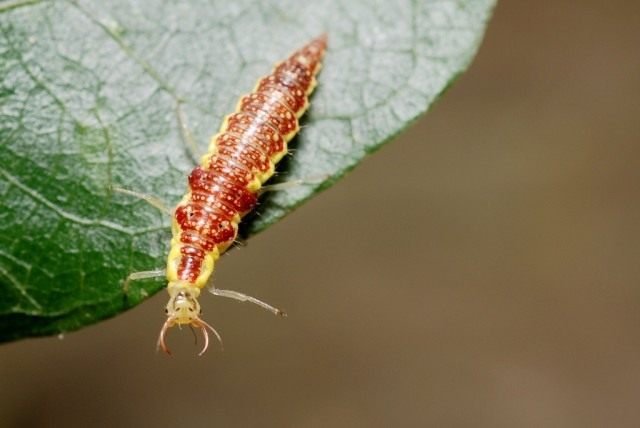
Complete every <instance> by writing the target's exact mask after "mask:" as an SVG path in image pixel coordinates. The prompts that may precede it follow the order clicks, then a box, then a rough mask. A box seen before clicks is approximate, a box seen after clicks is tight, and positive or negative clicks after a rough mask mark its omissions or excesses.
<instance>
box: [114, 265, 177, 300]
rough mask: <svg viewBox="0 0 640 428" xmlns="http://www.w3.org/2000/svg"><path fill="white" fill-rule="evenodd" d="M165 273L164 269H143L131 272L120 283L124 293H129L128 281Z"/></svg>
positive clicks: (154, 276)
mask: <svg viewBox="0 0 640 428" xmlns="http://www.w3.org/2000/svg"><path fill="white" fill-rule="evenodd" d="M166 274H167V271H166V269H154V270H143V271H140V272H132V273H130V274H129V276H127V278H126V279H125V280H124V283H123V284H122V290H123V291H124V292H125V294H128V293H129V283H130V282H131V281H137V280H140V279H149V278H159V277H161V276H165V275H166Z"/></svg>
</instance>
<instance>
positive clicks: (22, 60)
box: [0, 0, 494, 341]
mask: <svg viewBox="0 0 640 428" xmlns="http://www.w3.org/2000/svg"><path fill="white" fill-rule="evenodd" d="M493 6H494V0H433V1H428V0H423V1H417V0H415V1H406V0H399V1H393V2H390V1H387V0H377V1H370V0H348V1H347V0H325V1H315V2H312V3H311V4H310V3H307V2H300V1H297V0H288V1H284V0H283V1H269V2H264V1H257V0H255V1H254V0H243V1H214V2H211V1H204V0H202V1H197V0H196V1H191V2H176V1H169V0H166V1H160V0H139V1H133V0H111V1H108V2H101V1H97V0H96V1H37V0H22V1H21V0H14V1H5V2H0V198H1V201H2V202H1V208H0V290H1V292H2V296H3V298H2V299H1V300H0V341H7V340H12V339H17V338H21V337H27V336H37V335H47V334H55V333H59V332H65V331H70V330H74V329H77V328H79V327H81V326H84V325H88V324H91V323H94V322H96V321H97V320H100V319H103V318H106V317H110V316H113V315H115V314H117V313H119V312H122V311H124V310H125V309H128V308H130V307H132V306H135V305H136V304H138V303H139V302H140V301H142V300H143V299H144V298H146V297H147V296H149V295H151V294H153V293H155V292H157V291H158V290H160V289H161V288H163V287H164V285H165V284H164V283H163V282H162V281H153V280H152V281H139V282H136V284H135V286H134V287H132V288H131V290H130V292H129V293H124V292H123V289H122V287H121V284H122V281H123V279H124V278H125V277H126V276H127V275H128V274H129V273H130V272H133V271H139V270H149V269H153V268H156V267H159V266H162V265H163V263H164V260H165V257H166V252H167V249H168V244H169V237H170V235H169V233H168V229H167V227H168V225H169V223H170V221H169V219H168V218H166V217H165V216H163V214H162V213H161V212H159V211H158V210H155V209H154V208H153V207H151V206H149V205H147V204H146V203H145V202H143V201H140V200H138V199H136V198H132V197H130V196H127V195H123V194H120V193H114V192H113V191H112V190H111V189H112V188H113V187H114V186H117V187H123V188H126V189H131V190H135V191H138V192H144V193H147V194H152V195H156V196H157V197H159V198H160V199H162V200H165V201H167V203H168V204H169V205H173V204H175V203H176V202H177V201H178V200H179V199H180V198H181V195H182V194H183V193H184V191H185V189H186V178H185V177H186V175H187V174H188V172H189V171H190V170H191V168H193V165H194V163H193V162H194V160H193V159H192V156H191V155H190V152H189V150H187V147H186V145H185V144H184V142H183V139H182V137H181V129H180V125H179V120H178V116H179V115H183V116H184V118H186V121H187V123H188V126H189V129H191V131H192V132H193V135H194V137H195V139H196V141H197V142H198V148H199V150H201V151H203V152H204V150H206V146H207V144H208V138H209V137H210V136H211V135H213V134H214V133H215V132H216V131H217V128H218V127H219V124H220V122H221V120H222V118H223V117H224V116H225V115H226V114H228V113H229V112H231V111H232V110H233V109H234V107H235V103H236V101H237V99H238V98H239V96H240V95H242V94H244V93H247V92H249V91H250V90H251V89H252V88H253V84H254V83H255V81H256V80H257V79H258V78H259V77H261V76H263V75H266V74H267V73H269V72H270V70H271V68H272V66H273V64H274V63H275V62H277V61H280V60H282V59H284V58H286V57H287V56H288V55H289V54H290V53H291V52H292V51H293V50H294V49H296V48H298V47H300V46H302V45H303V44H304V43H306V42H307V41H308V40H310V39H311V38H312V37H314V36H317V35H319V34H321V33H323V32H325V31H326V32H327V33H328V34H329V44H330V45H329V51H328V53H327V55H326V57H325V63H324V64H325V66H324V68H323V70H322V72H321V74H320V76H319V81H320V84H319V86H318V88H317V90H316V92H315V93H314V95H313V97H312V100H311V109H310V110H309V112H308V113H307V115H305V117H304V118H303V130H302V132H301V133H300V134H299V136H298V137H297V138H296V139H295V140H294V142H293V147H294V148H295V154H294V156H291V157H288V158H287V159H286V160H285V161H283V162H282V163H281V164H280V165H279V171H281V174H280V175H279V177H278V179H279V181H286V180H293V179H297V178H303V179H304V178H308V177H324V179H323V181H321V182H317V183H313V184H308V185H302V186H298V187H295V188H291V189H288V190H286V191H280V192H274V193H273V194H271V195H269V197H268V198H266V199H265V200H264V202H263V203H262V204H261V205H260V208H259V210H260V216H250V217H248V218H247V219H246V220H247V221H245V222H244V223H243V230H242V232H243V234H244V235H245V236H251V235H252V234H255V233H257V232H259V231H261V230H263V229H265V228H266V227H268V226H269V225H270V224H272V223H274V222H275V221H277V220H278V219H280V218H281V217H283V216H284V215H285V214H287V213H289V212H290V211H292V210H293V209H294V208H295V207H296V206H298V205H300V204H301V203H302V202H303V201H305V200H306V199H308V198H309V197H311V196H312V195H313V194H315V193H317V192H318V191H320V190H322V189H325V188H327V187H329V186H330V185H331V184H332V183H334V182H335V181H336V180H337V179H338V178H340V177H341V176H342V175H343V174H345V172H347V171H349V170H350V169H351V168H353V167H354V166H355V165H356V164H357V163H358V162H360V161H361V160H362V159H363V158H364V157H365V156H366V155H367V154H368V153H370V152H372V151H374V150H376V149H377V148H379V147H380V146H381V145H382V144H384V143H385V142H387V141H389V140H390V139H392V138H393V137H394V136H395V135H396V134H398V133H399V132H400V131H402V130H403V129H405V128H406V127H407V126H408V125H409V124H410V123H412V122H413V121H415V120H416V119H417V118H418V117H419V116H420V115H421V114H423V113H424V112H425V111H426V110H427V109H428V108H429V106H430V105H431V104H432V103H433V102H434V100H435V99H436V98H437V97H438V96H439V95H440V94H441V93H442V92H443V91H444V90H445V89H446V88H447V87H448V86H449V85H450V84H451V83H452V82H453V80H454V79H455V78H456V77H457V76H458V75H459V74H460V73H461V72H462V71H464V70H465V69H466V67H467V66H468V64H469V62H470V61H471V59H472V57H473V55H474V54H475V52H476V50H477V48H478V45H479V43H480V41H481V38H482V35H483V33H484V30H485V25H486V23H487V21H488V19H489V17H490V14H491V11H492V9H493ZM179 112H181V113H179Z"/></svg>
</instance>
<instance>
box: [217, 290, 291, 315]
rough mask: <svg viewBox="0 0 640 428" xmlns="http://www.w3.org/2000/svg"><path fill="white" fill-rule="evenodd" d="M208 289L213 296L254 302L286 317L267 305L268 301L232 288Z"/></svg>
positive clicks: (282, 312)
mask: <svg viewBox="0 0 640 428" xmlns="http://www.w3.org/2000/svg"><path fill="white" fill-rule="evenodd" d="M209 291H210V292H211V293H213V294H214V295H215V296H222V297H229V298H231V299H235V300H239V301H241V302H251V303H255V304H256V305H258V306H260V307H262V308H264V309H266V310H268V311H270V312H273V313H274V314H276V315H280V316H281V317H286V316H287V314H286V313H285V312H284V311H281V310H280V309H278V308H275V307H273V306H271V305H269V304H268V303H265V302H263V301H262V300H258V299H256V298H255V297H251V296H247V295H246V294H243V293H240V292H238V291H233V290H220V289H218V288H215V287H211V288H210V289H209Z"/></svg>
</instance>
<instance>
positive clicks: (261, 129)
mask: <svg viewBox="0 0 640 428" xmlns="http://www.w3.org/2000/svg"><path fill="white" fill-rule="evenodd" d="M326 46H327V38H326V36H325V35H323V36H321V37H318V38H316V39H314V40H312V41H311V42H310V43H308V44H307V45H305V46H304V47H302V48H301V49H299V50H298V51H296V52H294V53H293V54H292V55H291V56H290V57H289V58H288V59H286V60H285V61H283V62H281V63H279V64H278V65H276V67H275V68H274V69H273V71H272V72H271V74H269V75H268V76H266V77H263V78H261V79H260V80H258V82H257V84H256V86H255V88H254V91H253V92H252V93H250V94H247V95H245V96H243V97H242V98H241V99H240V100H239V102H238V105H237V108H236V111H235V112H234V113H232V114H230V115H228V116H227V117H226V118H225V119H224V121H223V123H222V126H221V127H220V130H219V132H218V133H217V134H216V135H214V136H213V137H212V139H211V143H210V145H209V151H208V153H207V154H206V155H205V156H204V157H203V158H202V161H201V164H200V166H198V167H196V168H195V169H194V170H193V171H192V172H191V174H190V175H189V189H188V191H187V193H186V195H185V196H184V198H183V199H182V201H181V202H180V203H179V204H178V206H177V207H176V209H175V211H174V216H173V227H172V231H173V238H172V240H171V250H170V252H169V256H168V260H167V270H166V271H167V280H168V281H169V284H168V292H169V295H170V299H169V303H168V304H167V310H166V312H167V315H168V318H167V321H166V322H165V324H164V326H163V329H162V331H161V334H160V339H159V345H160V346H161V347H162V349H163V350H165V351H166V352H168V349H167V348H166V346H165V343H164V335H165V332H166V330H167V328H169V327H171V326H173V325H176V324H178V325H182V324H189V325H192V326H195V327H198V328H201V329H202V331H203V333H204V334H205V337H206V332H207V330H206V328H210V329H211V330H212V331H214V330H213V329H212V328H211V327H210V326H209V325H208V324H206V323H205V322H204V321H202V320H201V319H200V317H199V312H200V306H199V304H198V302H197V297H198V295H199V294H200V290H201V289H202V288H203V287H204V286H205V285H206V283H207V281H208V280H209V278H210V277H211V274H212V273H213V270H214V266H215V263H216V260H217V259H218V258H219V257H220V255H221V254H222V253H223V252H224V251H225V250H227V249H228V248H229V246H230V245H231V244H232V243H233V241H234V240H235V238H236V236H237V233H238V224H239V222H240V220H241V219H242V217H243V216H244V215H245V214H247V213H248V212H249V211H251V210H252V209H253V208H254V207H255V205H256V203H257V192H258V190H259V189H260V187H261V186H262V184H263V183H264V182H265V181H267V180H268V179H269V178H270V177H271V176H272V175H273V173H274V170H275V165H276V164H277V163H278V162H279V161H280V160H281V159H282V157H283V156H284V155H285V154H286V153H287V143H288V142H289V141H290V140H291V139H292V138H293V137H294V136H295V135H296V133H297V132H298V130H299V124H298V118H300V117H301V116H302V115H303V114H304V112H305V111H306V110H307V107H308V105H309V101H308V97H309V95H310V94H311V92H312V91H313V89H314V88H315V86H316V78H315V76H316V74H317V73H318V71H319V70H320V68H321V60H322V57H323V55H324V52H325V49H326ZM214 332H215V331H214ZM216 335H217V333H216ZM205 349H206V346H205ZM203 352H204V350H203Z"/></svg>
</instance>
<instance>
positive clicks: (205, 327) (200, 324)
mask: <svg viewBox="0 0 640 428" xmlns="http://www.w3.org/2000/svg"><path fill="white" fill-rule="evenodd" d="M176 324H178V323H177V321H176V318H175V317H171V316H170V317H169V318H167V320H166V321H165V322H164V324H163V325H162V329H161V330H160V336H159V337H158V345H157V346H158V348H159V349H162V350H163V351H164V352H165V353H166V354H167V355H171V350H170V349H169V347H168V346H167V343H166V341H165V336H166V334H167V330H169V329H170V328H171V327H173V326H174V325H176ZM188 325H189V326H191V327H195V328H199V329H200V331H202V336H203V338H204V346H203V347H202V350H201V351H200V353H199V354H198V356H202V355H203V354H204V353H205V352H207V348H209V330H211V332H212V333H213V334H214V335H215V336H216V339H218V342H220V346H222V338H221V337H220V334H218V332H217V331H216V329H215V328H213V327H212V326H211V325H210V324H209V323H207V322H206V321H204V320H203V319H201V318H200V317H194V318H193V319H192V320H191V322H190V323H189V324H188Z"/></svg>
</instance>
